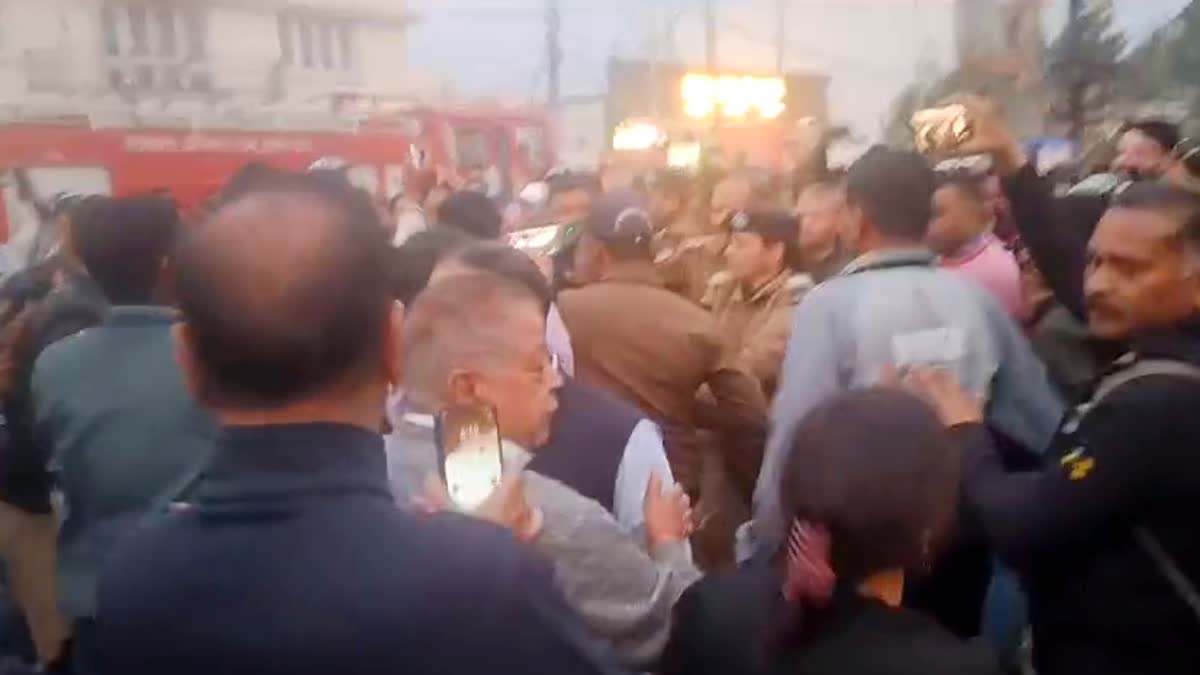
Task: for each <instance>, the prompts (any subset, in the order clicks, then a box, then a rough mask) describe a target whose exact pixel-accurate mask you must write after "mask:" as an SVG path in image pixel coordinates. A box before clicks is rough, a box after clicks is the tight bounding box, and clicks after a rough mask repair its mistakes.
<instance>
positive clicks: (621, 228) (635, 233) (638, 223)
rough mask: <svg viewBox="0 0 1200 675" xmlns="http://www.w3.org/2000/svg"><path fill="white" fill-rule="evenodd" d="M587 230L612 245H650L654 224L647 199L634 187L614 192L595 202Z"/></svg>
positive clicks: (588, 219)
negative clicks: (651, 220) (651, 221)
mask: <svg viewBox="0 0 1200 675" xmlns="http://www.w3.org/2000/svg"><path fill="white" fill-rule="evenodd" d="M586 229H587V233H588V234H590V235H591V236H593V237H595V238H596V239H598V240H600V241H602V242H605V243H611V244H626V245H630V244H632V245H643V244H644V245H646V246H649V245H650V241H651V240H652V239H653V238H654V227H653V225H651V224H650V213H649V212H648V211H647V210H646V202H645V200H644V199H643V198H642V196H641V195H640V194H638V193H637V192H635V191H633V190H617V191H615V192H610V193H608V194H606V195H604V196H602V197H600V198H599V199H597V200H596V201H595V202H594V203H593V204H592V210H591V211H589V212H588V217H587V223H586Z"/></svg>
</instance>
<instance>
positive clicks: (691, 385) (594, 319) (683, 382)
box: [558, 263, 766, 493]
mask: <svg viewBox="0 0 1200 675" xmlns="http://www.w3.org/2000/svg"><path fill="white" fill-rule="evenodd" d="M558 305H559V309H560V311H561V312H562V316H563V320H564V321H565V322H566V325H567V329H568V330H569V331H570V333H571V342H572V346H573V347H574V350H575V367H576V372H577V375H578V376H579V377H581V378H583V379H584V380H587V381H590V382H593V383H595V384H597V385H599V386H601V387H605V388H607V389H608V390H609V391H612V392H614V393H615V394H617V395H618V396H621V397H622V398H624V399H625V400H627V401H629V402H631V403H633V404H634V405H636V406H638V408H640V409H641V410H642V411H643V412H644V413H645V414H646V415H647V416H648V417H650V418H652V419H654V420H655V421H656V422H658V423H659V424H660V425H661V426H662V428H663V435H664V438H665V440H666V446H667V455H668V458H669V459H670V461H671V470H672V471H673V472H674V473H675V478H676V479H677V480H678V481H679V482H680V483H681V484H683V485H684V486H685V487H686V488H688V489H689V491H692V492H693V493H694V492H695V491H696V489H697V486H698V483H697V481H698V474H699V469H698V462H699V461H700V456H701V455H702V454H703V447H702V446H703V442H702V441H701V440H699V439H700V434H699V433H698V429H700V428H706V429H711V430H714V431H719V432H722V433H729V434H736V435H738V436H739V437H743V438H744V437H751V436H760V435H762V434H764V433H765V427H766V401H765V400H764V398H763V396H762V392H761V390H760V388H759V387H758V385H757V383H756V382H755V381H754V379H753V378H752V377H750V376H749V375H748V374H746V373H744V372H741V371H739V370H737V369H736V368H734V367H733V366H732V364H730V363H729V361H728V356H729V352H728V350H727V348H726V345H725V342H724V340H723V338H722V336H721V334H720V331H719V329H718V327H717V325H716V322H715V321H714V320H713V318H712V316H710V315H709V314H708V313H707V312H705V311H704V310H703V309H702V308H701V307H699V306H698V305H694V304H692V303H690V302H688V301H686V300H684V299H683V298H681V297H679V296H678V295H675V294H674V293H672V292H670V291H668V290H666V289H665V288H664V287H663V285H662V281H661V280H660V279H659V277H658V275H657V273H656V272H655V270H654V269H653V267H652V266H651V265H650V264H649V263H644V264H630V265H627V266H623V267H622V268H619V269H618V270H616V271H615V272H614V273H613V274H612V275H610V277H609V278H608V279H606V280H605V281H602V282H599V283H595V284H591V285H588V286H586V287H583V288H579V289H574V290H569V291H564V292H563V293H561V294H560V295H559V298H558ZM703 385H708V388H709V389H710V390H711V392H712V397H713V399H715V402H716V406H715V407H714V406H709V407H706V406H702V405H700V404H698V403H697V392H698V390H700V388H701V387H702V386H703ZM747 461H751V462H753V463H754V464H755V466H757V463H758V462H759V461H761V454H760V455H759V457H758V458H749V459H747Z"/></svg>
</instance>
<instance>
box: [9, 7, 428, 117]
mask: <svg viewBox="0 0 1200 675" xmlns="http://www.w3.org/2000/svg"><path fill="white" fill-rule="evenodd" d="M404 7H405V4H404V2H403V0H307V1H306V2H303V3H297V2H288V1H286V0H0V120H3V119H4V117H5V116H7V117H9V118H11V117H18V118H21V117H29V116H35V117H38V116H42V117H45V116H51V117H52V116H55V115H80V114H86V115H89V116H95V117H97V118H103V117H104V116H106V115H111V116H115V117H118V118H119V117H121V116H122V115H124V114H127V113H131V112H132V113H136V114H139V115H143V116H150V117H155V116H158V117H164V116H171V115H181V116H188V117H196V116H200V117H204V116H205V115H207V116H208V117H209V118H211V119H208V120H205V121H203V122H202V123H203V124H207V125H213V124H218V125H219V124H220V123H221V121H222V120H227V121H228V123H229V124H231V125H233V126H239V125H241V126H244V125H245V124H246V119H244V118H248V117H253V116H255V115H261V114H263V113H264V112H266V111H292V112H304V111H309V112H312V113H321V112H323V111H328V110H330V108H331V106H332V105H334V102H336V101H337V100H339V99H345V98H348V97H354V96H371V97H383V98H392V99H428V98H429V97H430V96H434V95H436V92H437V89H438V83H437V82H436V81H435V80H434V79H433V78H430V77H426V76H422V75H419V74H417V73H413V72H411V71H410V69H409V68H408V67H407V66H406V62H407V54H406V52H407V42H406V31H407V26H408V24H409V23H410V21H411V20H412V18H411V16H410V15H409V14H408V13H407V12H406V11H405V9H404ZM239 117H242V118H243V119H242V120H241V121H239V120H238V118H239Z"/></svg>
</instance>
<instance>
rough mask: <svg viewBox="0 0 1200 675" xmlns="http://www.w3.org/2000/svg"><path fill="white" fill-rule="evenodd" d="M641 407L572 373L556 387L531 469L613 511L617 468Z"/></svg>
mask: <svg viewBox="0 0 1200 675" xmlns="http://www.w3.org/2000/svg"><path fill="white" fill-rule="evenodd" d="M642 419H643V417H642V414H641V411H639V410H638V409H637V408H635V407H633V406H632V405H630V404H628V403H626V402H624V401H622V400H620V399H618V398H617V397H615V396H613V395H612V394H609V393H608V392H606V391H603V390H601V389H598V388H597V387H594V386H592V385H590V384H587V383H585V382H581V381H580V380H577V379H575V378H573V377H568V378H564V380H563V386H562V387H561V388H560V389H559V390H558V411H557V412H555V413H554V420H553V422H552V423H551V426H550V440H548V441H547V442H546V444H545V445H544V446H542V447H541V448H539V449H538V450H537V452H535V453H534V458H533V461H532V462H530V463H529V467H528V468H529V469H530V470H531V471H536V472H538V473H540V474H542V475H543V476H547V477H549V478H553V479H555V480H557V481H559V482H560V483H563V484H565V485H568V486H570V487H571V488H572V489H574V490H575V491H576V492H578V493H579V494H581V495H583V496H585V497H587V498H589V499H594V500H595V501H597V502H600V504H601V505H603V506H604V508H606V509H608V510H609V512H612V511H613V501H614V489H615V487H616V482H617V471H618V470H619V469H620V468H621V460H622V459H624V457H625V447H626V445H628V443H629V436H630V434H632V433H633V429H634V427H636V426H637V425H638V422H641V421H642Z"/></svg>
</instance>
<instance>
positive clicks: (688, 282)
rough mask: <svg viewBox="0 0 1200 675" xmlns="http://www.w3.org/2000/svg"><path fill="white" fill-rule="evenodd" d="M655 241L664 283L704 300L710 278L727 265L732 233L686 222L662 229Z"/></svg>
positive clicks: (689, 297) (655, 257)
mask: <svg viewBox="0 0 1200 675" xmlns="http://www.w3.org/2000/svg"><path fill="white" fill-rule="evenodd" d="M655 243H656V246H655V255H654V265H655V267H656V268H657V269H658V273H659V276H660V277H661V278H662V281H663V285H664V286H665V287H666V289H667V290H669V291H672V292H674V293H678V294H679V295H682V296H683V297H685V298H687V299H688V300H691V301H692V302H694V303H696V304H700V302H701V300H703V298H704V294H705V293H706V292H707V290H708V284H709V281H710V280H711V279H712V278H713V276H714V275H715V274H717V273H718V272H720V271H721V270H723V269H724V268H725V257H724V253H725V246H726V244H728V243H729V242H728V237H727V236H726V235H723V234H705V233H703V232H701V231H700V230H699V229H698V228H696V227H694V226H690V225H687V224H683V225H678V226H675V227H672V228H671V229H668V230H664V231H663V232H661V233H660V234H659V235H658V237H657V239H656V242H655Z"/></svg>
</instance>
